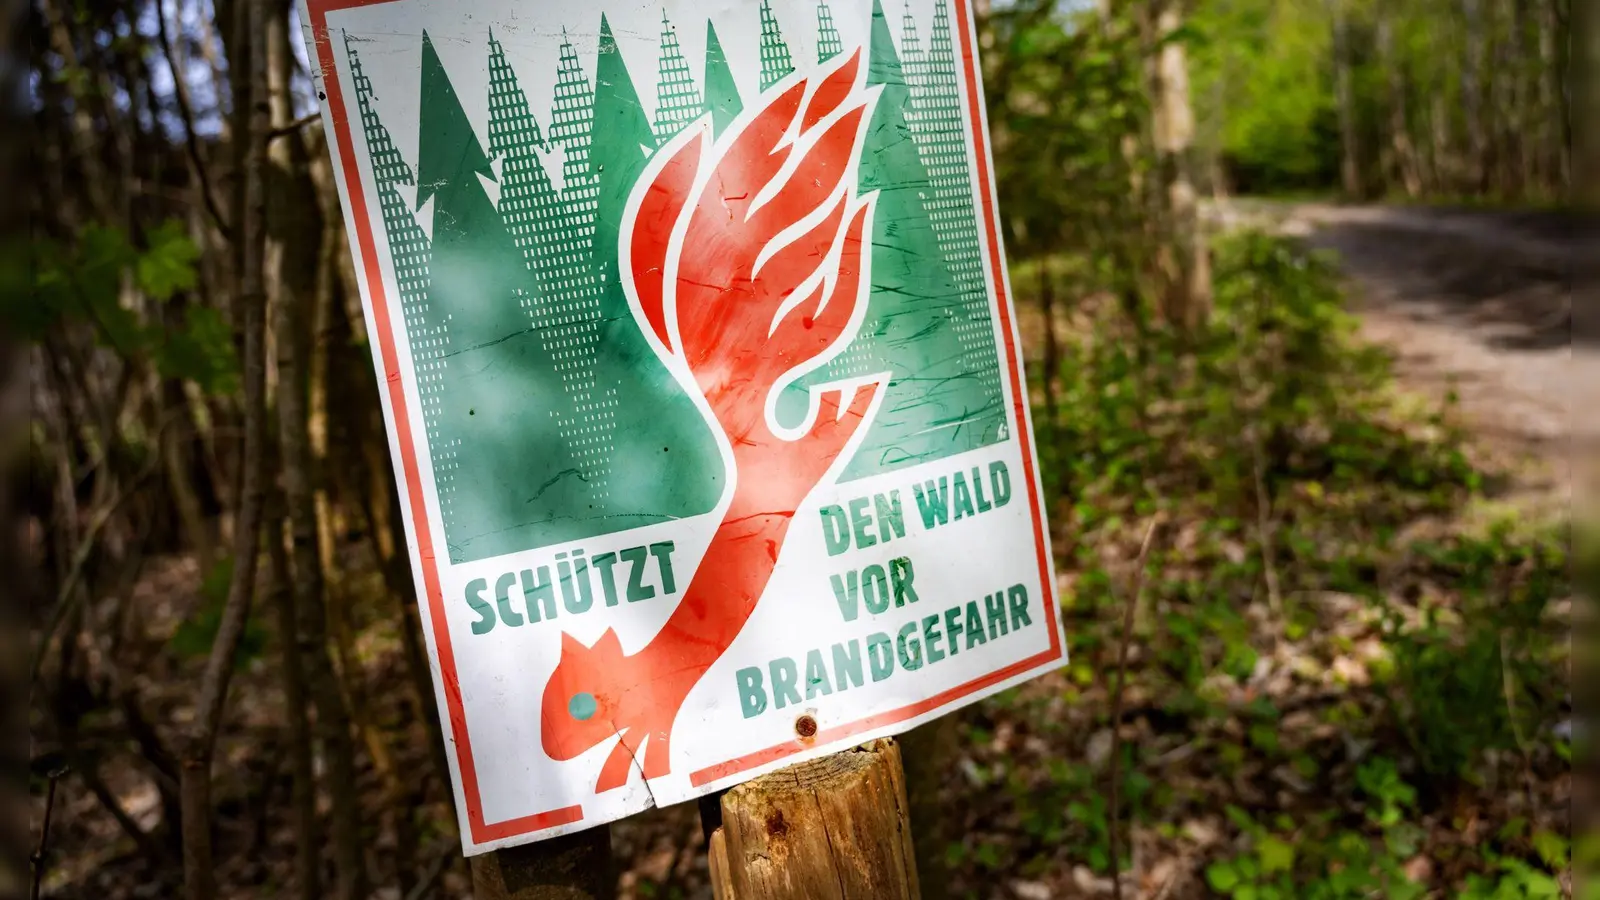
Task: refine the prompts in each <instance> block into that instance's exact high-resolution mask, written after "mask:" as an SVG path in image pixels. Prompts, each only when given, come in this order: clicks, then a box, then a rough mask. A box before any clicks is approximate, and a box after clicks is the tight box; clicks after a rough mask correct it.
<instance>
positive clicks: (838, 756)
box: [711, 739, 920, 900]
mask: <svg viewBox="0 0 1600 900" xmlns="http://www.w3.org/2000/svg"><path fill="white" fill-rule="evenodd" d="M711 853H712V859H711V871H712V872H713V873H714V876H713V878H712V887H713V889H714V890H716V892H717V893H716V896H717V900H869V898H870V900H917V898H918V897H919V896H920V894H919V893H918V882H917V869H916V853H915V850H914V849H913V847H912V842H911V824H910V822H909V821H908V817H907V812H906V788H905V775H904V773H903V772H902V771H901V766H900V748H899V747H898V746H897V745H896V744H895V742H894V741H893V740H891V739H884V740H877V741H873V742H872V743H871V744H867V745H865V746H861V747H857V748H855V749H854V750H846V751H844V752H843V753H835V754H833V755H832V756H825V757H823V758H821V759H817V760H812V761H811V762H805V763H801V764H799V765H797V766H791V767H790V768H787V769H783V770H780V771H777V772H773V773H772V774H770V775H764V776H762V777H760V778H757V779H754V780H753V781H747V782H745V783H744V784H741V785H739V786H738V787H736V788H733V789H732V790H730V791H728V792H727V793H726V794H724V795H722V825H721V827H720V828H718V829H717V831H716V832H714V833H713V835H712V843H711Z"/></svg>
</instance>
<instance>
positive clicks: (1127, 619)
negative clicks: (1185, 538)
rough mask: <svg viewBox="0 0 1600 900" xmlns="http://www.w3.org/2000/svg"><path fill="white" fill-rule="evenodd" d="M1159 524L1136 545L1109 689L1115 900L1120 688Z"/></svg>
mask: <svg viewBox="0 0 1600 900" xmlns="http://www.w3.org/2000/svg"><path fill="white" fill-rule="evenodd" d="M1159 522H1160V519H1159V518H1157V519H1151V520H1150V524H1149V525H1148V526H1147V527H1146V528H1145V530H1144V540H1143V541H1142V542H1140V544H1139V559H1138V562H1136V563H1135V566H1136V569H1135V572H1134V576H1133V592H1132V593H1130V594H1128V595H1127V597H1125V598H1124V600H1123V604H1122V607H1123V612H1122V635H1121V637H1120V638H1119V646H1118V648H1117V672H1116V682H1115V683H1114V684H1113V685H1112V688H1111V800H1110V803H1109V810H1108V812H1107V819H1108V822H1109V827H1108V828H1107V832H1108V834H1107V837H1108V839H1109V843H1110V845H1111V847H1110V849H1111V896H1112V897H1113V898H1115V900H1122V872H1121V868H1122V859H1121V856H1122V841H1121V839H1120V838H1119V837H1118V835H1117V818H1118V809H1117V807H1118V804H1119V803H1120V801H1121V795H1122V785H1121V780H1122V688H1123V685H1124V684H1125V683H1126V682H1127V680H1128V643H1129V641H1130V639H1131V636H1132V632H1133V613H1134V610H1135V609H1137V608H1138V606H1139V600H1140V598H1141V597H1143V596H1144V566H1145V559H1146V558H1148V556H1149V555H1150V543H1151V541H1152V540H1153V539H1154V538H1155V535H1156V525H1157V524H1159Z"/></svg>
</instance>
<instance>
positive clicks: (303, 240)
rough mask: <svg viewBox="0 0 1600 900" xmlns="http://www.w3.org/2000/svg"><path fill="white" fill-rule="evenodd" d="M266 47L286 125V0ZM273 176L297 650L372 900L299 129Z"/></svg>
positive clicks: (315, 215)
mask: <svg viewBox="0 0 1600 900" xmlns="http://www.w3.org/2000/svg"><path fill="white" fill-rule="evenodd" d="M273 7H274V14H273V20H272V21H271V22H270V23H269V24H268V26H267V29H268V34H267V37H266V42H267V48H268V49H269V51H270V53H271V56H272V65H271V67H270V69H271V74H272V78H273V82H274V87H275V88H276V90H274V92H273V113H274V120H275V122H276V124H277V125H278V126H279V127H281V126H283V125H286V124H288V123H289V122H290V121H291V120H292V119H293V110H292V108H291V107H290V103H289V98H290V94H289V76H290V73H291V71H292V66H293V56H292V54H291V52H290V49H289V36H288V20H289V10H288V4H286V3H282V2H281V0H273ZM272 158H273V163H274V166H273V171H274V174H275V176H276V181H275V186H274V190H273V196H272V201H273V202H272V203H271V205H270V207H269V211H270V212H271V214H272V217H271V218H272V221H271V225H272V229H271V230H272V235H273V238H274V240H273V251H274V262H275V263H276V274H277V276H278V277H277V278H275V279H274V281H275V284H276V285H277V286H278V287H279V288H280V294H281V295H280V296H278V297H277V298H275V299H276V301H277V302H276V309H277V327H276V329H275V330H276V333H277V341H278V348H277V349H278V378H279V382H280V384H279V391H278V432H279V440H280V441H281V445H282V460H283V486H284V498H285V501H286V503H287V509H288V514H289V531H290V536H291V541H290V545H291V548H292V565H293V571H294V603H295V611H296V614H297V616H298V618H299V627H298V632H299V638H300V641H301V652H300V658H301V661H302V663H303V664H304V666H305V676H306V687H307V689H308V693H309V694H310V697H311V701H312V704H313V706H314V708H315V709H316V727H315V733H316V736H317V738H318V741H319V743H320V744H321V745H322V752H323V754H324V756H325V758H326V766H327V781H326V784H327V785H328V790H329V794H330V797H331V801H332V802H331V809H330V823H329V825H330V831H331V835H330V836H331V838H332V844H333V857H334V863H335V866H336V870H337V873H338V882H337V885H336V887H335V892H334V896H336V897H338V898H340V900H365V897H366V895H367V890H368V889H367V884H368V881H367V873H366V859H365V853H364V851H363V847H362V840H361V813H360V797H359V795H358V793H357V784H356V764H355V745H354V742H353V741H352V739H351V736H350V714H349V710H348V709H347V707H346V705H345V702H344V696H343V694H342V693H341V691H340V688H339V681H338V677H337V676H336V674H335V673H334V670H333V665H332V662H331V660H330V659H329V657H328V614H327V606H326V603H325V601H324V596H323V590H324V578H323V569H322V559H321V551H320V538H319V534H318V533H319V529H318V523H317V513H316V498H315V473H314V472H313V466H314V460H313V457H312V454H311V443H310V434H309V425H308V410H307V404H308V396H307V390H308V374H309V372H308V369H309V367H308V364H307V363H308V360H307V357H308V354H309V348H308V346H307V345H308V344H309V340H308V338H309V335H308V333H307V329H306V328H304V327H303V326H304V325H305V323H306V321H307V313H308V312H309V311H310V310H309V303H308V302H307V301H309V300H310V299H311V295H312V293H313V292H314V291H315V289H316V266H317V263H318V259H317V256H318V253H317V251H318V249H319V246H320V242H319V241H317V240H315V237H316V236H317V234H318V229H319V228H320V227H321V223H320V214H319V210H318V208H317V201H316V196H315V193H314V190H313V188H312V187H311V182H310V178H309V175H308V170H309V165H308V161H307V160H306V154H305V146H304V142H303V138H302V136H301V135H300V134H299V133H298V132H290V133H288V134H285V135H283V136H282V137H280V138H278V139H277V140H276V141H275V142H274V146H273V157H272Z"/></svg>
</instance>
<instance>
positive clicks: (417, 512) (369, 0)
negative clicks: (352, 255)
mask: <svg viewBox="0 0 1600 900" xmlns="http://www.w3.org/2000/svg"><path fill="white" fill-rule="evenodd" d="M305 2H306V9H307V12H308V13H309V15H310V19H311V33H312V36H313V40H314V42H315V44H316V54H317V63H318V66H319V68H320V70H321V71H322V73H323V88H322V90H323V92H324V93H325V94H326V95H327V96H326V109H327V110H328V112H329V113H330V118H331V122H330V123H329V124H331V126H332V130H333V133H334V136H335V139H336V140H337V141H338V145H339V159H340V161H341V163H342V166H343V169H344V186H345V200H346V202H347V203H348V204H349V210H350V215H349V218H350V220H351V221H352V222H353V223H354V230H355V234H356V241H357V244H358V246H359V248H360V251H361V264H362V268H363V269H364V271H365V275H366V289H367V293H368V297H369V300H370V306H371V309H372V316H373V322H372V330H373V331H374V332H375V333H376V334H377V337H378V352H379V358H380V359H381V361H382V363H383V374H384V382H385V384H386V386H387V388H388V391H389V407H390V410H391V414H392V416H393V418H394V428H395V431H396V433H397V437H398V441H397V443H398V444H399V447H400V457H401V458H400V465H401V471H402V472H403V473H404V475H405V483H406V487H407V489H408V490H407V497H406V502H407V503H408V504H409V506H410V509H411V520H412V529H413V532H414V534H415V537H416V542H417V552H418V555H419V556H420V557H421V563H422V565H421V566H420V568H421V569H422V580H423V590H424V592H425V593H426V595H427V598H428V616H429V619H430V621H431V622H432V625H433V628H432V631H433V642H434V652H435V653H436V654H437V655H438V658H439V672H440V674H441V676H442V677H443V682H444V684H443V686H444V694H445V702H446V705H447V706H448V707H449V727H450V735H449V737H450V739H451V740H452V741H453V742H454V744H455V750H456V766H457V769H458V770H459V772H460V776H461V785H462V788H463V793H464V794H465V795H466V805H467V809H466V813H467V825H468V827H469V829H470V831H471V835H470V836H471V838H472V843H474V844H484V843H488V842H491V841H497V840H503V839H505V838H510V837H522V836H526V835H531V834H534V833H535V832H539V831H545V830H548V829H551V828H558V827H561V826H563V825H570V824H572V823H574V822H579V821H582V819H583V807H581V806H567V807H562V808H560V809H553V810H549V811H547V812H542V813H535V814H533V815H529V816H519V817H517V818H514V819H506V820H504V821H500V822H485V821H484V818H483V801H482V795H481V794H480V792H479V789H478V773H477V768H476V766H475V765H474V764H473V759H472V741H471V737H470V735H468V733H467V717H466V711H465V709H464V707H463V706H462V702H461V684H460V682H459V680H458V679H457V676H456V665H455V650H454V647H453V646H452V645H451V642H450V629H449V625H448V623H447V621H446V618H445V609H444V594H443V591H442V590H441V589H440V587H439V566H438V562H437V558H436V557H435V555H434V549H433V535H432V533H431V530H430V529H429V526H428V512H427V504H426V502H425V500H424V497H423V495H422V487H421V480H422V479H421V470H420V467H419V466H418V463H417V454H416V445H415V442H414V440H413V439H412V432H411V421H410V412H409V409H408V407H407V405H406V396H405V387H404V385H405V379H404V378H403V376H402V374H401V371H400V360H399V355H398V354H397V353H396V351H395V337H394V328H393V320H392V319H391V317H390V311H389V305H388V301H387V298H386V297H385V292H384V282H383V272H382V270H381V269H380V267H379V265H378V254H377V243H376V241H375V240H374V237H373V233H372V220H371V216H370V215H369V214H368V211H367V200H366V196H365V194H364V191H363V188H362V184H361V170H360V167H359V166H358V165H357V164H356V160H355V143H354V139H353V138H352V136H351V130H350V114H349V111H348V109H347V108H346V107H345V104H344V96H343V88H342V87H341V86H340V83H339V77H338V69H337V67H336V64H335V62H334V58H333V48H332V44H331V41H330V40H329V37H328V13H330V12H337V11H340V10H345V9H352V8H356V7H362V6H375V5H378V4H380V3H393V2H398V0H305ZM950 2H951V3H952V4H953V5H954V6H955V13H956V16H957V17H958V18H959V19H960V21H961V23H962V27H961V28H960V29H959V31H960V33H961V62H962V75H963V76H964V77H965V78H966V83H967V106H968V118H969V121H970V123H971V125H972V128H971V132H970V133H971V137H972V144H973V151H974V154H973V155H974V156H975V157H976V159H977V180H978V182H979V184H978V188H979V190H978V195H979V198H980V199H981V202H982V207H983V222H984V231H985V234H984V236H985V238H986V242H987V245H988V251H989V252H988V257H989V268H990V274H991V276H992V277H993V279H994V287H995V296H996V299H997V301H998V304H997V305H998V307H999V313H1000V322H1001V333H1002V336H1003V338H1004V340H1005V348H1006V363H1007V369H1008V371H1009V373H1010V376H1011V399H1012V407H1013V413H1014V415H1015V417H1016V422H1017V424H1018V425H1019V426H1020V427H1021V429H1022V430H1023V432H1024V434H1023V438H1022V441H1021V443H1022V467H1023V473H1024V476H1025V477H1026V481H1027V484H1028V487H1029V490H1028V502H1029V505H1030V507H1031V510H1032V513H1033V528H1034V548H1035V550H1036V551H1037V554H1038V561H1039V581H1040V584H1041V585H1042V586H1043V588H1044V596H1045V601H1046V604H1045V608H1046V609H1047V610H1051V611H1054V610H1055V608H1056V606H1057V600H1056V590H1055V587H1056V586H1055V584H1054V583H1053V581H1052V579H1051V577H1050V556H1049V554H1050V549H1049V548H1050V542H1049V537H1048V535H1046V533H1045V527H1044V514H1043V511H1042V510H1041V509H1040V506H1039V504H1040V497H1039V491H1038V484H1039V482H1038V478H1037V475H1036V471H1035V469H1036V467H1035V463H1034V459H1033V441H1032V437H1033V434H1032V427H1031V423H1030V421H1029V419H1028V408H1027V397H1028V393H1027V385H1025V384H1024V383H1023V381H1022V376H1021V372H1020V366H1019V365H1018V351H1017V347H1016V337H1015V334H1016V332H1015V330H1014V327H1013V323H1012V320H1011V303H1010V296H1009V295H1008V292H1007V290H1006V274H1005V269H1004V261H1003V260H1002V259H1001V256H1000V236H999V232H998V230H997V228H996V225H995V206H996V199H995V191H994V182H993V181H992V180H991V178H990V173H989V166H990V165H991V162H990V155H989V141H988V129H987V128H986V127H985V125H986V121H985V117H984V115H983V108H982V105H981V103H980V102H979V97H980V93H981V90H982V86H981V84H980V82H979V79H978V74H977V53H976V51H975V50H974V47H973V44H974V41H975V34H974V31H975V27H974V24H973V21H972V19H971V16H970V14H969V11H968V6H967V2H968V0H950ZM1051 626H1052V627H1051V628H1050V649H1048V650H1045V651H1042V652H1040V653H1037V654H1034V655H1033V656H1030V657H1028V658H1026V659H1022V660H1018V661H1017V662H1015V663H1012V664H1011V665H1009V666H1006V667H1004V668H1002V669H998V670H996V671H994V672H990V673H989V674H987V675H984V676H982V677H979V678H975V679H973V680H972V681H968V682H966V683H965V684H961V685H957V686H956V687H953V688H950V689H949V690H946V691H943V692H941V693H939V694H935V695H934V696H932V697H928V698H926V699H924V700H921V701H918V702H916V703H912V704H908V705H906V706H902V707H900V708H898V709H894V710H889V711H888V712H883V713H879V714H877V715H874V716H868V717H867V718H864V719H860V720H857V721H855V722H850V723H847V724H844V725H837V726H834V727H832V728H826V729H823V730H822V731H820V732H818V733H817V734H816V736H815V737H814V738H813V739H812V740H811V741H810V742H807V743H804V744H802V743H800V742H798V741H789V742H785V743H783V744H779V745H776V746H773V747H768V748H766V749H764V750H759V751H756V752H755V753H751V754H748V755H745V756H741V757H739V758H737V759H732V760H729V761H727V762H724V763H719V764H717V765H714V766H708V767H706V768H703V769H700V770H698V771H695V772H692V773H690V775H689V781H690V784H691V785H693V786H694V787H702V786H704V785H706V784H710V783H712V782H715V781H720V780H722V779H725V778H729V777H731V776H734V775H737V774H740V773H742V772H747V771H749V770H750V769H753V768H756V767H758V766H763V765H766V764H769V763H772V762H774V761H777V760H781V759H784V758H786V757H789V756H793V755H795V754H797V753H802V752H805V751H807V750H810V749H811V748H812V747H814V746H815V745H817V744H828V743H833V742H835V741H840V740H844V739H846V738H850V737H853V736H855V735H858V734H862V733H864V732H867V731H871V730H873V729H876V728H882V727H885V726H888V725H893V724H896V723H899V722H904V721H906V720H908V719H913V718H915V717H917V716H920V715H922V714H924V713H926V712H929V711H930V710H933V709H936V708H938V707H939V706H942V705H944V704H946V703H949V702H951V701H954V700H959V699H961V698H962V697H966V696H968V695H970V694H972V693H974V692H976V691H981V690H983V689H985V688H988V687H991V686H993V685H995V684H999V683H1000V682H1002V681H1005V680H1006V679H1008V678H1012V677H1014V676H1016V675H1020V674H1022V673H1023V672H1026V671H1028V670H1030V669H1033V668H1036V667H1038V666H1042V665H1045V664H1047V663H1049V662H1052V661H1054V660H1057V659H1060V658H1061V656H1062V647H1061V631H1060V629H1059V628H1058V627H1055V622H1054V621H1053V620H1052V622H1051Z"/></svg>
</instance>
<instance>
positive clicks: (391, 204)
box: [344, 34, 461, 535]
mask: <svg viewBox="0 0 1600 900" xmlns="http://www.w3.org/2000/svg"><path fill="white" fill-rule="evenodd" d="M344 47H345V57H346V59H347V60H348V61H349V64H350V79H351V81H352V82H353V83H354V85H355V94H356V105H357V108H358V109H359V110H360V113H361V130H362V135H363V137H364V139H365V140H366V144H367V156H368V158H369V159H370V160H371V165H372V174H373V181H375V182H376V183H377V187H378V207H379V209H380V211H381V212H382V215H383V231H384V239H385V241H386V243H387V244H388V247H389V256H390V258H391V259H392V260H393V262H394V270H395V281H396V283H397V285H398V287H399V289H400V298H399V299H400V311H401V314H402V316H403V318H404V320H405V326H406V337H407V343H408V344H409V345H410V348H411V360H412V365H413V368H414V370H415V372H416V381H417V394H418V398H417V400H418V404H419V405H420V406H421V407H422V426H423V429H424V431H425V432H426V434H427V437H428V453H429V457H430V459H431V461H432V464H433V475H434V484H435V486H436V488H437V491H438V496H439V513H440V516H441V517H442V518H443V519H444V527H445V533H446V534H447V535H448V534H450V533H451V532H453V531H456V530H458V529H459V528H460V525H461V523H460V519H459V516H458V512H459V510H458V507H457V504H456V498H457V496H458V493H459V491H458V487H457V484H456V473H457V471H458V470H459V469H460V464H459V462H458V460H457V455H456V454H457V451H458V449H459V444H460V440H459V439H458V438H457V437H455V436H454V435H453V434H452V435H451V436H448V437H447V436H446V435H445V434H444V431H443V428H442V425H443V423H442V421H441V420H442V418H443V411H444V399H445V390H444V381H445V376H446V372H447V371H448V370H449V369H450V357H451V355H452V354H451V349H452V346H453V344H452V341H451V335H450V325H449V317H448V316H447V315H445V314H443V313H442V312H440V311H439V310H437V309H436V308H435V307H434V305H433V303H432V302H431V298H430V297H429V295H428V284H429V281H430V278H429V273H428V265H429V262H430V260H431V259H432V256H433V247H432V242H431V241H429V240H428V235H427V233H426V232H425V231H423V230H422V227H421V226H419V225H418V224H417V220H416V218H415V217H414V216H413V215H412V213H411V207H410V206H409V205H408V204H407V203H406V200H405V198H404V197H402V196H401V195H400V191H399V190H398V189H397V188H396V186H397V185H411V184H415V183H416V181H415V180H414V179H413V178H412V177H411V169H410V167H409V166H407V165H406V163H405V160H404V159H402V158H401V156H400V151H399V150H397V149H396V148H395V146H394V141H393V140H392V139H391V138H390V136H389V130H388V129H387V128H385V127H384V126H383V122H382V121H381V120H380V119H379V117H378V111H377V109H376V107H375V105H374V101H375V100H376V97H375V95H374V93H373V89H372V79H371V78H369V77H368V76H367V74H366V72H365V71H364V70H363V68H362V66H361V56H360V54H358V53H357V52H356V48H355V45H354V44H353V43H352V42H351V40H350V36H349V35H348V34H346V35H345V43H344Z"/></svg>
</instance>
